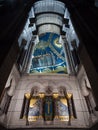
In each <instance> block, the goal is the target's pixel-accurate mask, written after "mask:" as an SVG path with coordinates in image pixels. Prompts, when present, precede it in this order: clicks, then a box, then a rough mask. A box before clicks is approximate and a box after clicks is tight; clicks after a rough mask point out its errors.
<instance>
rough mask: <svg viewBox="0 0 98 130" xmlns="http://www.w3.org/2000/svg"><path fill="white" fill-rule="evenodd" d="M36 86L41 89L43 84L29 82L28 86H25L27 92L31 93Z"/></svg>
mask: <svg viewBox="0 0 98 130" xmlns="http://www.w3.org/2000/svg"><path fill="white" fill-rule="evenodd" d="M34 88H35V89H38V90H40V88H43V85H42V84H41V83H40V82H33V83H28V84H27V87H26V88H25V93H27V92H29V93H30V92H31V91H32V89H34Z"/></svg>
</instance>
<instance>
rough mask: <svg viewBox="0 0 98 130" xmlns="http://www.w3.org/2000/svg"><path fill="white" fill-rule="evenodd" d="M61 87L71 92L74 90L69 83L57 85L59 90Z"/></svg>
mask: <svg viewBox="0 0 98 130" xmlns="http://www.w3.org/2000/svg"><path fill="white" fill-rule="evenodd" d="M61 87H64V88H66V90H69V89H70V90H71V89H72V87H71V86H70V84H69V83H67V82H60V83H58V84H57V88H58V89H59V88H61Z"/></svg>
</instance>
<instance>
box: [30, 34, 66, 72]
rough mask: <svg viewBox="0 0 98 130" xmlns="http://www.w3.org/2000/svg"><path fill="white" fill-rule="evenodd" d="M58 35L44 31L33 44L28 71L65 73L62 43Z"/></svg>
mask: <svg viewBox="0 0 98 130" xmlns="http://www.w3.org/2000/svg"><path fill="white" fill-rule="evenodd" d="M59 37H60V36H59V35H58V34H55V33H45V34H43V35H40V36H39V43H37V44H36V45H35V46H34V51H33V54H32V65H31V68H30V73H67V67H66V59H65V55H64V50H63V45H62V44H61V43H59Z"/></svg>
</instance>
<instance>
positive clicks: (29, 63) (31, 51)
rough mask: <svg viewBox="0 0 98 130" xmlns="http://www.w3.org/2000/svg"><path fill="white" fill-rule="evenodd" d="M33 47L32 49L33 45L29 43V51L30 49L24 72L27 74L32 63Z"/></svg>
mask: <svg viewBox="0 0 98 130" xmlns="http://www.w3.org/2000/svg"><path fill="white" fill-rule="evenodd" d="M33 47H34V43H33V42H32V43H31V49H30V52H29V57H28V62H27V66H26V72H27V73H29V70H30V67H31V63H32V54H33Z"/></svg>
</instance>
